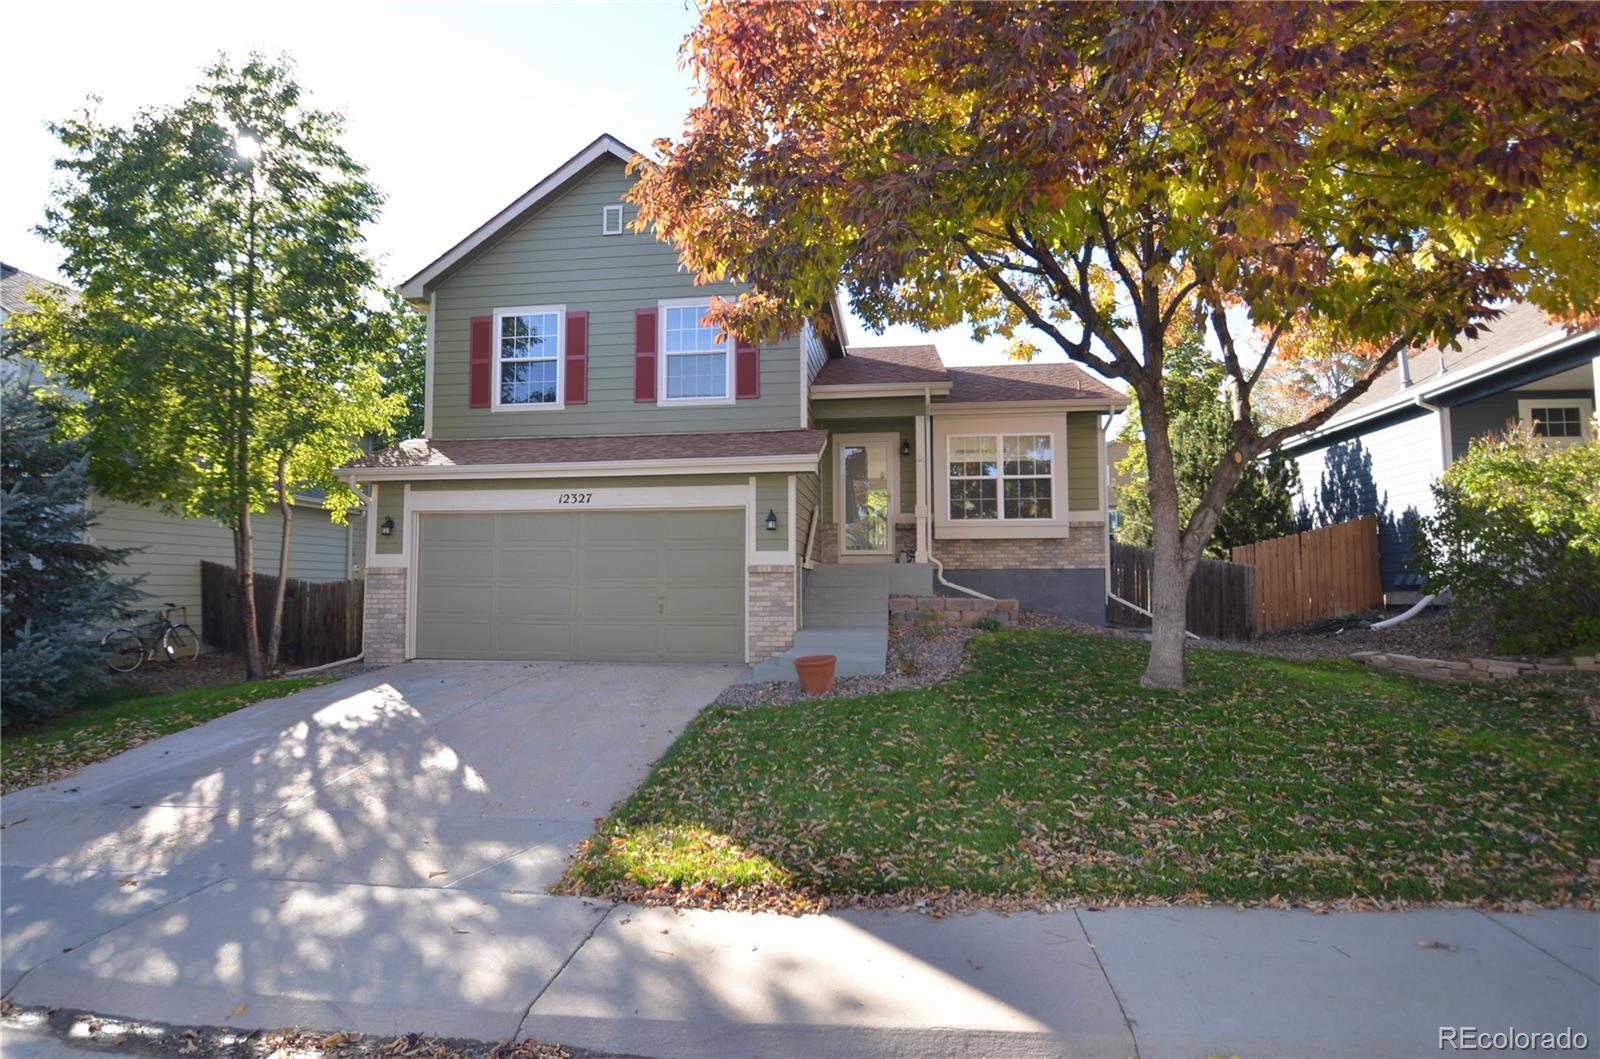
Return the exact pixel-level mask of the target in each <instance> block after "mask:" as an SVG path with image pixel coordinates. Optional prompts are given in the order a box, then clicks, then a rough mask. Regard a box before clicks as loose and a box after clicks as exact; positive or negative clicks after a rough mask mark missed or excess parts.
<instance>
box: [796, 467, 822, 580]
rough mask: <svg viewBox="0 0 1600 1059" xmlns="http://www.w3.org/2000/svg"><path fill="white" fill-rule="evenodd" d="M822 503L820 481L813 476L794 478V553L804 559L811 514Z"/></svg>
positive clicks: (801, 475)
mask: <svg viewBox="0 0 1600 1059" xmlns="http://www.w3.org/2000/svg"><path fill="white" fill-rule="evenodd" d="M821 502H822V479H821V478H820V477H819V476H818V475H815V474H797V475H795V476H794V506H795V512H794V551H795V555H797V556H799V557H800V558H802V559H804V558H805V553H806V542H807V540H808V539H809V537H810V533H811V513H812V512H813V511H815V510H817V506H818V505H819V504H820V503H821Z"/></svg>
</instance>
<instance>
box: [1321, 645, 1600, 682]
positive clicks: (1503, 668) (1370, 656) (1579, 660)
mask: <svg viewBox="0 0 1600 1059" xmlns="http://www.w3.org/2000/svg"><path fill="white" fill-rule="evenodd" d="M1350 657H1351V658H1352V659H1354V660H1355V661H1357V662H1360V663H1361V664H1362V665H1367V666H1371V667H1373V668H1374V669H1386V670H1388V671H1390V672H1392V673H1405V674H1408V675H1410V676H1414V677H1426V678H1428V679H1429V680H1510V679H1511V678H1512V677H1521V676H1526V675H1528V674H1529V673H1576V672H1590V673H1600V661H1597V659H1596V656H1595V655H1580V656H1578V657H1576V658H1532V659H1527V658H1464V659H1453V658H1418V657H1416V656H1415V655H1400V654H1388V653H1385V652H1383V651H1357V652H1356V653H1355V654H1353V655H1351V656H1350Z"/></svg>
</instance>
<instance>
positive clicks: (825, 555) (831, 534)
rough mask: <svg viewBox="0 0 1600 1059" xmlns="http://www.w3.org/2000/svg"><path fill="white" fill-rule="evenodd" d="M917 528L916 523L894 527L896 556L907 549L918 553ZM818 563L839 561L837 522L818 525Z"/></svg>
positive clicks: (901, 523) (899, 524)
mask: <svg viewBox="0 0 1600 1059" xmlns="http://www.w3.org/2000/svg"><path fill="white" fill-rule="evenodd" d="M916 548H917V526H916V523H914V522H912V523H904V522H900V523H896V524H895V527H894V554H895V555H897V556H898V555H899V554H900V553H901V552H904V551H906V550H907V549H909V550H911V551H913V552H914V551H916ZM816 558H817V562H819V563H836V562H838V561H839V525H838V523H836V522H822V523H819V524H818V525H817V556H816Z"/></svg>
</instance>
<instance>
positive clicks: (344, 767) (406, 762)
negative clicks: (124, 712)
mask: <svg viewBox="0 0 1600 1059" xmlns="http://www.w3.org/2000/svg"><path fill="white" fill-rule="evenodd" d="M741 671H742V667H738V666H715V665H701V666H683V665H603V664H593V663H571V664H562V663H466V662H459V663H412V664H409V665H405V666H397V667H393V668H389V669H384V670H379V671H375V672H372V673H368V674H365V675H363V676H360V677H353V678H350V679H347V680H344V681H341V682H339V683H337V684H331V685H328V686H327V687H322V688H316V689H312V690H310V691H306V692H302V693H300V694H297V695H292V696H289V697H288V698H285V699H280V700H276V701H273V702H268V703H263V704H260V705H257V706H253V707H250V708H249V709H246V710H242V711H240V712H238V713H235V714H232V715H230V716H228V717H224V718H221V719H219V720H216V721H213V722H211V723H209V724H206V725H202V726H200V727H198V728H194V729H190V730H189V731H186V732H182V733H179V734H177V735H173V736H169V737H167V738H165V739H161V740H159V741H157V742H154V743H150V744H147V745H145V746H142V747H139V748H136V749H134V750H132V751H129V752H128V753H125V754H123V755H121V756H119V757H117V758H114V759H112V760H110V761H105V762H102V763H100V764H98V765H94V766H91V767H90V768H87V769H85V770H84V771H82V772H81V773H79V774H78V775H76V776H74V777H71V778H70V779H67V780H63V781H61V782H59V783H55V784H51V785H48V786H44V787H38V788H33V789H31V790H27V791H21V792H18V793H17V794H15V795H11V796H7V797H6V798H5V799H4V803H3V807H0V816H3V823H4V831H3V833H0V885H3V893H0V906H3V914H4V918H3V920H0V932H3V937H0V972H3V975H0V990H3V991H6V992H9V991H11V990H12V989H13V987H15V986H17V984H18V982H19V980H22V984H23V987H24V988H23V989H22V990H21V991H19V993H18V994H17V998H18V999H19V1000H21V1001H22V1002H24V1003H26V1002H27V1001H26V1000H25V999H24V998H23V996H22V994H24V993H26V992H28V991H29V990H28V987H29V986H30V984H34V983H32V982H30V981H29V980H27V979H28V978H29V977H31V972H32V971H33V969H35V968H38V967H39V965H40V964H42V963H44V962H45V961H51V966H50V968H49V971H50V974H49V975H40V976H39V979H40V982H39V983H38V984H41V985H42V984H43V982H45V981H46V980H48V979H49V978H50V976H51V975H54V976H56V978H57V979H58V981H64V980H73V979H75V980H78V981H80V982H81V983H82V985H83V989H82V990H81V992H82V993H84V994H86V995H81V996H72V997H61V998H60V999H65V1000H69V1001H72V1002H75V1003H77V1004H79V1005H80V1006H84V1007H89V1006H93V1005H94V1004H95V1003H96V1002H97V1001H98V1002H99V1003H100V1004H101V1005H102V1009H104V1010H117V1009H118V1008H122V1009H126V1010H127V1011H129V1013H131V1012H133V1011H143V1010H148V1005H146V1004H142V1003H136V1001H137V1000H138V994H140V993H153V994H155V995H158V996H159V997H160V998H161V999H162V1001H163V1003H162V1004H161V1005H159V1006H160V1007H161V1008H162V1009H163V1010H165V1011H167V1012H168V1013H169V1014H185V1013H187V1014H190V1015H192V1016H194V1017H196V1018H197V1019H198V1021H201V1022H211V1023H215V1022H217V1021H218V1020H219V1019H220V1018H223V1017H225V1016H227V1015H228V1013H229V1011H231V1009H232V1008H233V1006H234V1005H233V1004H231V1003H226V1002H225V997H226V996H227V995H231V994H230V992H229V990H230V988H232V989H233V992H239V991H240V989H239V988H238V987H237V986H230V983H238V985H239V986H242V984H243V983H242V981H241V976H252V975H254V976H257V980H256V981H255V982H254V985H253V987H252V988H253V989H258V990H259V989H261V988H263V986H264V985H266V984H267V983H263V982H261V981H259V975H260V974H261V973H263V966H262V961H259V960H252V959H250V958H249V957H250V954H251V952H252V950H259V951H261V952H264V951H265V950H262V949H261V948H260V947H261V946H268V947H270V949H271V950H272V952H273V953H274V954H275V955H274V956H273V957H272V958H271V959H270V960H268V961H266V962H267V963H270V964H272V965H273V966H272V967H271V968H270V969H269V970H267V971H266V973H268V974H269V975H276V976H279V977H281V978H282V979H283V981H282V983H281V984H282V985H283V986H284V991H285V992H287V993H288V994H290V995H291V996H293V995H299V996H304V997H307V998H310V997H312V996H315V995H317V994H318V992H319V990H318V989H317V988H316V983H317V981H318V980H319V978H321V979H328V980H330V981H339V982H349V981H351V980H355V981H360V980H361V976H362V975H363V974H364V973H365V972H369V971H370V972H371V973H370V974H369V977H368V981H369V982H370V986H371V988H372V990H373V991H374V993H375V996H374V999H375V1000H378V999H380V998H379V997H378V996H377V995H376V994H378V993H381V992H382V990H383V989H384V988H385V980H386V976H385V975H382V974H379V973H377V970H378V964H379V963H381V964H383V965H384V966H386V967H393V966H397V965H399V966H405V965H407V964H409V965H410V966H411V967H412V968H414V969H416V970H417V971H418V972H419V973H415V974H413V975H411V977H410V981H409V983H408V984H407V986H406V987H405V990H404V993H409V994H414V997H413V1000H414V1006H415V1008H416V1009H417V1010H414V1012H413V1014H414V1015H415V1016H418V1017H420V1018H419V1021H421V1022H422V1023H423V1024H428V1019H427V1014H428V1012H432V1011H434V1010H435V1009H439V1011H440V1014H441V1015H442V1014H443V1013H445V1012H447V1011H448V1010H449V1009H450V1008H451V1007H452V1006H453V1005H454V1006H458V1007H459V1006H461V1005H462V1001H463V1000H464V999H465V1000H470V1001H471V1002H472V1003H473V1004H476V1005H477V1006H479V1007H485V1006H487V1007H489V1008H494V1007H495V1005H496V1003H497V997H498V996H499V994H502V993H506V992H507V990H508V989H509V990H510V991H511V993H514V992H515V990H516V985H517V981H516V979H517V977H518V975H519V973H529V974H536V975H541V976H542V975H544V974H545V973H546V972H548V971H550V970H553V967H548V966H546V965H547V964H551V963H552V961H553V962H554V964H555V965H557V966H558V965H559V963H560V962H561V960H562V959H564V958H565V956H566V955H568V954H569V953H570V951H571V948H570V943H571V942H572V941H573V940H578V941H581V939H582V938H583V937H585V936H586V935H587V932H588V931H589V930H591V929H592V928H593V922H594V921H597V920H598V917H599V915H600V910H595V911H593V912H592V913H591V912H590V910H589V906H587V905H586V904H584V903H583V902H575V901H574V902H567V901H561V902H560V909H561V911H559V912H558V911H557V909H556V908H555V907H551V908H550V909H546V910H545V912H546V913H548V914H543V915H540V916H538V917H536V918H537V920H538V923H539V928H538V933H539V934H540V935H541V936H539V937H531V936H523V935H515V932H512V933H513V935H515V941H514V942H513V939H512V938H511V937H508V938H506V939H505V943H504V944H503V945H499V946H491V947H490V948H489V949H488V950H487V951H488V953H489V955H488V957H487V958H485V949H484V948H483V946H481V945H479V946H474V947H469V946H462V947H461V951H462V952H463V953H465V952H467V951H469V950H470V951H472V952H474V953H475V956H474V958H473V959H472V960H471V961H467V960H465V959H463V960H455V959H452V958H450V954H449V950H450V947H451V941H452V939H457V938H460V939H465V938H469V937H471V936H472V935H473V934H476V935H478V937H477V939H476V940H478V941H480V942H482V941H486V940H487V939H486V938H485V937H484V935H494V934H495V933H496V929H497V926H498V925H499V924H500V923H501V922H503V921H507V920H508V919H510V918H515V916H514V914H513V913H514V912H515V910H516V909H517V908H518V907H519V906H524V907H525V906H530V905H537V904H539V903H541V902H551V901H556V900H557V899H555V898H550V897H545V896H538V895H540V894H541V893H542V891H544V890H545V889H547V888H548V887H549V885H550V884H551V883H552V882H554V881H555V880H556V879H557V878H558V877H559V876H560V874H561V871H562V869H563V867H564V866H565V864H566V861H567V858H568V857H569V855H570V854H571V852H572V849H573V847H574V846H575V845H576V844H577V843H578V842H579V840H581V839H582V838H583V837H585V836H586V835H587V834H588V833H589V832H590V831H591V830H592V828H593V825H594V819H595V818H596V817H599V816H603V815H605V813H606V812H607V811H608V810H609V809H610V807H611V806H612V804H613V803H614V802H616V801H617V800H618V799H620V798H622V797H623V796H625V795H626V794H628V793H629V792H630V791H631V790H632V789H633V788H634V787H635V786H636V785H637V783H638V782H639V780H640V779H641V778H642V777H643V776H644V774H645V772H646V771H647V769H648V768H649V766H650V764H651V762H652V761H654V760H655V758H656V757H658V756H659V755H660V754H661V752H662V751H664V750H665V749H666V748H667V746H669V745H670V744H671V742H672V740H673V739H674V738H675V737H676V736H677V734H678V733H679V732H681V731H682V730H683V727H684V725H685V724H686V723H688V721H689V720H690V719H691V718H692V717H693V716H694V715H695V714H696V713H697V712H698V711H699V710H700V708H701V707H703V706H704V705H705V704H706V703H707V702H709V701H710V700H711V699H712V698H714V697H715V696H716V695H717V693H718V692H719V691H720V690H721V689H722V688H723V687H724V686H726V685H727V684H728V683H729V682H730V681H732V680H733V679H735V678H736V677H737V676H738V675H739V674H740V672H741ZM286 883H297V884H307V885H299V886H286V885H285V884H286ZM180 901H181V902H182V906H181V907H182V910H183V911H182V914H181V915H179V916H177V917H176V918H173V917H171V916H169V917H167V918H165V919H161V920H160V921H161V922H162V924H163V925H162V928H161V929H162V930H163V931H165V932H166V933H165V934H164V935H163V936H164V937H165V938H167V939H168V942H169V943H166V944H164V945H163V947H162V950H161V952H159V953H156V952H153V951H152V950H151V949H150V947H149V946H148V944H142V945H124V946H122V947H119V946H118V945H117V944H115V942H117V941H118V940H119V939H121V938H124V937H128V938H130V940H131V935H127V934H126V933H123V932H121V931H120V930H119V928H122V927H124V926H125V925H127V924H130V923H133V922H134V921H135V920H143V919H148V918H149V917H150V916H151V915H152V914H153V913H155V912H157V911H158V910H161V909H165V908H168V906H170V905H172V904H173V903H174V902H180ZM157 918H158V919H159V918H160V917H157ZM91 940H96V941H98V942H99V944H98V947H91V949H87V950H86V949H84V948H81V947H83V946H85V945H86V944H87V943H88V942H90V941H91ZM179 942H182V943H181V944H180V943H179ZM408 949H410V950H413V951H412V952H410V953H409V954H408V953H407V952H406V951H405V950H408ZM286 954H287V955H288V956H289V959H287V960H286V959H284V956H285V955H286ZM152 959H154V960H155V962H156V963H158V964H162V966H152V965H151V961H152ZM497 961H498V962H497ZM387 984H388V986H390V987H393V986H394V983H393V982H388V983H387ZM63 988H65V989H66V991H67V992H80V991H79V990H74V989H71V988H70V987H57V988H54V989H52V990H51V991H52V992H53V993H58V994H59V993H61V992H62V991H63ZM119 989H121V990H123V991H124V992H126V991H127V990H130V989H131V990H133V995H126V996H123V998H122V999H123V1001H124V1002H122V1003H118V1004H116V1005H115V1006H109V1005H108V1001H111V1000H114V999H116V997H117V991H118V990H119ZM185 990H189V991H190V992H189V993H188V994H185V992H184V991H185ZM391 991H392V990H391ZM511 993H507V997H508V1000H507V1006H506V1010H507V1011H508V1012H509V1011H510V1010H512V1009H514V1008H516V1007H517V1006H518V1005H519V1004H520V1005H522V1006H523V1007H524V1008H525V1005H526V1002H527V1001H526V998H521V999H518V1000H515V1001H512V1000H511V999H510V996H511ZM185 995H187V996H188V997H189V1001H190V1002H187V1003H179V1007H180V1008H181V1009H182V1010H181V1011H173V1010H172V1003H173V1002H177V1001H178V1000H179V998H180V997H183V996H185ZM324 995H326V994H324ZM346 995H348V994H347V993H346ZM382 1000H383V1002H384V1004H385V1006H386V1007H387V1006H389V1005H391V1004H395V1003H396V1002H398V1006H399V1007H401V1008H404V1006H405V1005H406V1002H407V998H406V996H405V995H399V996H390V997H386V998H382ZM219 1005H221V1010H218V1007H219ZM517 1013H518V1015H520V1014H521V1012H520V1010H519V1011H518V1012H517ZM284 1014H285V1015H289V1014H297V1015H303V1016H304V1017H303V1018H294V1019H291V1020H290V1021H302V1022H307V1023H312V1024H323V1023H326V1022H328V1020H329V1019H330V1018H332V1019H333V1021H334V1023H337V1024H345V1023H346V1022H347V1018H341V1017H339V1016H340V1015H341V1014H346V1013H345V1012H342V1011H340V1010H332V1011H329V1010H322V1009H320V1008H319V1007H318V1006H317V1005H316V1004H315V1002H312V1006H311V1008H310V1009H309V1010H305V1011H303V1012H300V1011H297V1012H285V1013H284ZM407 1021H408V1022H409V1021H410V1020H407ZM473 1028H474V1029H475V1030H478V1031H481V1030H482V1028H483V1027H482V1025H481V1024H475V1025H474V1027H473ZM509 1028H510V1027H508V1029H509Z"/></svg>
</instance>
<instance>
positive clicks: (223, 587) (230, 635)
mask: <svg viewBox="0 0 1600 1059" xmlns="http://www.w3.org/2000/svg"><path fill="white" fill-rule="evenodd" d="M255 584H256V615H257V620H258V621H260V623H261V640H262V643H263V644H265V642H266V638H267V623H268V621H269V619H270V617H271V608H272V597H273V594H274V593H275V592H277V589H278V579H277V578H276V577H272V576H270V575H267V574H259V573H258V574H256V577H255ZM363 588H364V585H363V583H362V582H361V581H302V580H300V579H299V578H295V577H291V578H289V584H288V587H287V588H286V589H285V590H284V596H283V645H282V647H281V648H280V649H279V658H280V660H281V661H283V662H287V663H289V664H291V665H297V666H320V665H322V664H323V663H324V662H337V661H339V660H340V659H341V658H350V657H352V656H354V655H356V654H359V653H360V651H361V599H362V590H363ZM200 612H201V630H200V637H201V639H203V640H204V641H205V642H206V643H208V644H210V645H211V646H212V647H215V648H218V649H219V650H223V651H233V652H239V651H243V650H244V636H243V634H242V633H241V632H240V629H239V575H238V574H236V573H235V572H234V569H233V567H231V566H225V565H223V564H222V563H208V562H201V563H200Z"/></svg>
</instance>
